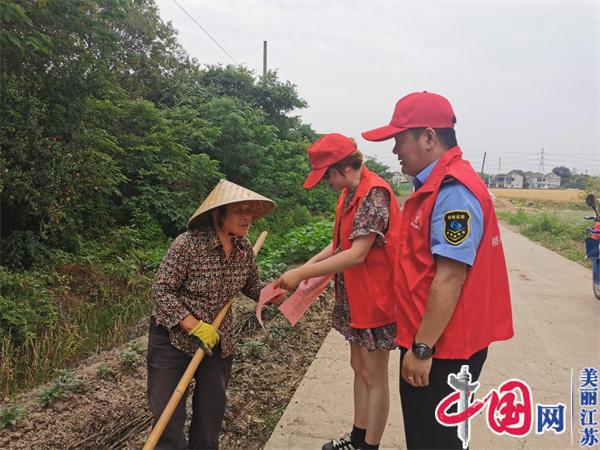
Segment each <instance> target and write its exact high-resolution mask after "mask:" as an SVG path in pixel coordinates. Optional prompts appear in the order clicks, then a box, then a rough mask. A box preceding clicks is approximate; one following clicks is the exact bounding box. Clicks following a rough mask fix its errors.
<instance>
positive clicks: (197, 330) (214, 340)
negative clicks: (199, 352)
mask: <svg viewBox="0 0 600 450" xmlns="http://www.w3.org/2000/svg"><path fill="white" fill-rule="evenodd" d="M191 335H194V336H196V337H197V338H198V339H200V340H201V341H202V343H203V344H204V345H205V346H206V347H208V348H209V349H212V348H213V347H214V346H215V345H217V344H218V343H219V339H220V338H221V337H220V336H219V333H217V330H215V327H213V326H212V325H211V324H210V323H206V322H202V321H200V322H198V325H196V326H195V327H194V328H193V329H192V331H190V336H191Z"/></svg>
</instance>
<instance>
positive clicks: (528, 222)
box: [498, 208, 592, 268]
mask: <svg viewBox="0 0 600 450" xmlns="http://www.w3.org/2000/svg"><path fill="white" fill-rule="evenodd" d="M580 216H583V214H580V215H579V216H577V215H573V214H568V215H567V214H561V213H560V211H554V210H549V209H541V210H534V211H525V210H524V209H523V208H519V209H518V210H517V211H516V212H515V211H498V217H499V218H500V220H502V221H503V222H505V223H507V224H508V225H509V226H511V227H513V228H514V229H515V230H516V231H518V232H519V233H521V234H522V235H524V236H526V237H528V238H529V239H531V240H532V241H535V242H539V243H540V244H542V245H543V246H544V247H546V248H548V249H550V250H552V251H555V252H556V253H559V254H560V255H563V256H565V257H566V258H569V259H570V260H572V261H575V262H577V263H579V264H581V265H582V266H584V267H588V268H591V267H592V265H591V262H590V261H589V260H588V259H587V258H586V255H585V244H584V242H585V238H586V232H585V228H586V226H589V223H588V222H586V221H585V220H584V219H583V218H581V217H580Z"/></svg>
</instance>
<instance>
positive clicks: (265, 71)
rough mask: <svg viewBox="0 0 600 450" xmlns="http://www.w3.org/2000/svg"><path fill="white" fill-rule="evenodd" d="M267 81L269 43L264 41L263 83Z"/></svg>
mask: <svg viewBox="0 0 600 450" xmlns="http://www.w3.org/2000/svg"><path fill="white" fill-rule="evenodd" d="M266 79H267V41H263V81H265V80H266Z"/></svg>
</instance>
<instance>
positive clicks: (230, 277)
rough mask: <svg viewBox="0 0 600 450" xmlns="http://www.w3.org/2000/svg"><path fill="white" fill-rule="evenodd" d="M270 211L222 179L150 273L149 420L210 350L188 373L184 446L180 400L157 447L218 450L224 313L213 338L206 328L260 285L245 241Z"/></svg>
mask: <svg viewBox="0 0 600 450" xmlns="http://www.w3.org/2000/svg"><path fill="white" fill-rule="evenodd" d="M274 208H275V202H273V201H272V200H269V199H268V198H266V197H263V196H262V195H260V194H257V193H256V192H253V191H251V190H249V189H246V188H243V187H241V186H238V185H237V184H234V183H231V182H229V181H226V180H221V181H220V182H219V183H218V184H217V186H215V188H214V189H213V190H212V192H211V193H210V194H209V195H208V196H207V197H206V199H205V200H204V202H202V204H201V205H200V207H199V208H198V209H197V210H196V212H195V213H194V215H193V216H192V217H191V219H190V220H189V222H188V229H187V231H186V232H184V233H182V234H181V235H179V236H178V237H177V238H176V239H175V240H174V241H173V243H172V244H171V247H170V248H169V250H168V252H167V254H166V256H165V257H164V259H163V261H162V263H161V264H160V267H159V268H158V270H157V272H156V276H155V279H154V284H153V286H152V292H153V296H154V299H155V302H156V303H155V307H154V311H153V312H152V316H151V318H150V330H149V336H148V356H147V360H148V401H149V404H150V410H151V411H152V414H153V416H154V420H155V421H156V420H158V418H159V417H160V415H161V413H162V411H163V410H164V408H165V406H166V404H167V402H168V401H169V398H170V397H171V394H172V393H173V391H174V389H175V387H176V386H177V383H178V382H179V380H180V379H181V377H182V375H183V373H184V371H185V369H186V368H187V366H188V363H189V362H190V359H191V357H192V356H193V355H194V353H195V352H196V350H197V349H198V347H199V346H201V347H203V348H205V349H212V357H209V358H204V361H203V362H202V364H200V366H199V368H198V370H197V371H196V374H195V375H194V377H195V379H196V386H195V389H194V392H193V398H192V401H193V408H192V409H193V415H192V421H191V425H190V430H189V443H186V437H185V434H184V430H183V428H184V423H185V420H186V412H185V396H184V398H183V399H182V401H181V402H180V403H179V406H178V407H177V409H176V410H175V413H174V414H173V417H172V419H171V421H170V422H169V424H168V425H167V427H166V429H165V431H164V432H163V434H162V436H161V439H160V440H159V442H158V444H157V447H156V448H169V449H180V448H202V449H216V448H218V446H219V433H220V431H221V424H222V422H223V417H224V414H225V401H226V394H225V390H226V388H227V385H228V383H229V378H230V374H231V363H232V360H233V353H234V351H235V336H234V332H233V330H234V324H233V316H232V313H231V310H230V311H229V312H228V313H227V315H226V316H225V318H224V320H223V322H222V324H221V327H220V329H219V332H218V333H217V331H216V330H215V328H214V327H213V326H212V325H211V322H212V321H213V318H214V317H215V316H216V314H217V312H218V311H219V310H220V309H221V307H222V306H223V305H225V303H227V301H228V300H229V299H230V298H232V297H233V296H235V295H236V294H238V293H240V292H241V293H243V294H245V295H246V296H248V297H250V298H251V299H253V300H258V297H259V292H260V288H261V287H262V283H261V281H260V275H259V272H258V266H257V264H256V259H255V256H254V253H253V251H252V245H251V244H250V241H249V240H248V238H247V237H246V236H247V234H248V231H249V229H250V224H251V223H252V221H254V220H257V219H260V218H261V217H264V216H266V215H267V214H269V213H270V212H271V211H272V210H273V209H274ZM209 351H210V350H209Z"/></svg>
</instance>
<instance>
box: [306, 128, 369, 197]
mask: <svg viewBox="0 0 600 450" xmlns="http://www.w3.org/2000/svg"><path fill="white" fill-rule="evenodd" d="M356 150H357V147H356V143H355V142H354V141H353V140H352V139H350V138H347V137H346V136H344V135H342V134H339V133H330V134H326V135H325V136H322V137H321V138H319V139H317V141H316V142H315V143H314V144H312V145H311V146H310V147H308V150H306V151H307V152H308V160H309V161H310V174H309V175H308V178H307V179H306V181H305V182H304V188H305V189H312V188H314V187H315V186H316V185H317V184H318V183H319V181H321V178H323V175H325V172H327V169H329V166H331V165H332V164H335V163H337V162H340V161H341V160H342V159H344V158H346V157H347V156H350V155H351V154H352V153H354V152H355V151H356Z"/></svg>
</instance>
